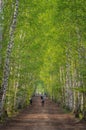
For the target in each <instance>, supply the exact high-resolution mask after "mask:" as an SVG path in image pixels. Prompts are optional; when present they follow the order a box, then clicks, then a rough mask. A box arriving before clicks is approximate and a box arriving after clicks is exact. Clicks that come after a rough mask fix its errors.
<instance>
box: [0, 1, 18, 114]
mask: <svg viewBox="0 0 86 130" xmlns="http://www.w3.org/2000/svg"><path fill="white" fill-rule="evenodd" d="M18 1H19V0H16V2H15V10H14V16H13V19H12V24H11V26H10V33H9V37H10V41H9V43H8V46H7V52H6V59H5V66H4V72H3V81H2V86H1V88H2V97H1V99H0V116H1V115H2V114H3V107H4V102H5V97H6V90H7V86H8V78H9V71H10V70H9V66H10V55H11V51H12V48H13V44H14V42H13V37H14V31H15V27H16V19H17V14H18Z"/></svg>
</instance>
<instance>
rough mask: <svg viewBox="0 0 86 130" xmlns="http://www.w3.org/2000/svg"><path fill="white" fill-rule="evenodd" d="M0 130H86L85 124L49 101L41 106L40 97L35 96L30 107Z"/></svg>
mask: <svg viewBox="0 0 86 130" xmlns="http://www.w3.org/2000/svg"><path fill="white" fill-rule="evenodd" d="M0 130H86V122H83V123H81V122H78V121H77V120H76V119H75V117H74V115H72V114H71V113H65V112H64V111H63V109H61V108H60V107H58V105H57V104H56V103H54V102H52V101H51V100H49V99H46V102H45V104H44V106H42V105H41V99H40V97H37V96H36V97H33V104H32V105H30V106H27V108H25V109H24V110H23V111H22V112H20V113H19V114H18V115H17V116H16V117H13V118H12V120H9V121H8V122H7V123H5V125H3V126H1V127H0Z"/></svg>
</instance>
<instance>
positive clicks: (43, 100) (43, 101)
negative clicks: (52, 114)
mask: <svg viewBox="0 0 86 130" xmlns="http://www.w3.org/2000/svg"><path fill="white" fill-rule="evenodd" d="M41 103H42V106H44V103H45V99H44V97H43V98H42V102H41Z"/></svg>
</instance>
